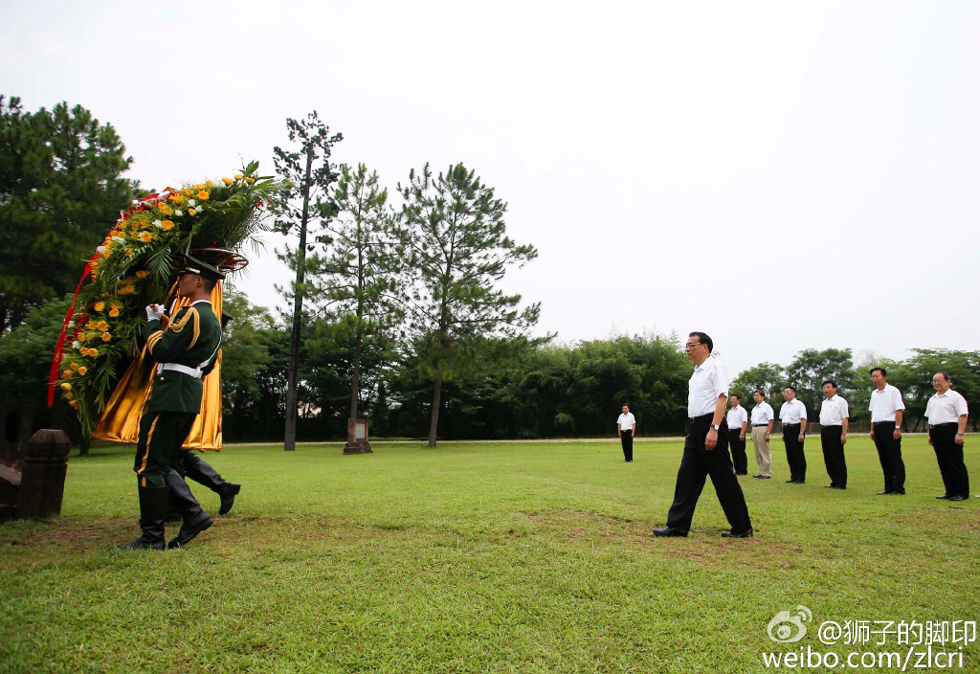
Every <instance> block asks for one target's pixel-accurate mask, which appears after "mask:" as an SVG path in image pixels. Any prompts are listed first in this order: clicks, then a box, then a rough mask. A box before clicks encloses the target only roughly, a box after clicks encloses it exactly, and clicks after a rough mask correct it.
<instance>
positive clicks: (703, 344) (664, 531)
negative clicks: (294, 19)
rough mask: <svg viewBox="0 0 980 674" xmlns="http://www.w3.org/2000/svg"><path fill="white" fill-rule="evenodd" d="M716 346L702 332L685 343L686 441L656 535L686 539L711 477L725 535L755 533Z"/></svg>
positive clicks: (725, 373) (724, 370)
mask: <svg viewBox="0 0 980 674" xmlns="http://www.w3.org/2000/svg"><path fill="white" fill-rule="evenodd" d="M713 346H714V345H713V343H712V341H711V338H710V337H709V336H708V335H706V334H704V333H703V332H692V333H691V334H690V335H688V341H687V344H685V345H684V348H685V349H686V351H687V359H688V360H692V361H694V364H695V368H694V374H692V375H691V381H690V384H689V387H688V394H687V415H688V429H687V438H686V439H685V441H684V455H683V457H682V458H681V466H680V469H679V470H678V471H677V486H676V488H675V490H674V502H673V504H672V505H671V506H670V511H669V512H668V513H667V526H665V527H663V528H659V529H654V530H653V533H654V534H655V535H657V536H687V533H688V531H690V529H691V520H692V519H693V518H694V509H695V507H696V506H697V504H698V499H699V498H700V497H701V490H702V489H704V480H705V478H706V477H708V476H709V475H710V476H711V483H712V484H713V485H714V486H715V492H716V493H717V494H718V500H719V501H720V502H721V507H722V509H723V510H724V511H725V517H727V518H728V523H729V525H731V530H730V531H725V532H723V533H722V534H721V535H722V536H723V537H725V538H749V537H750V536H752V533H753V532H752V523H751V521H750V520H749V509H748V507H747V506H746V505H745V496H744V494H742V487H741V486H739V484H738V478H737V477H736V476H735V471H734V469H733V468H732V461H731V458H730V457H729V455H728V424H727V423H726V421H725V407H726V404H727V401H728V384H729V379H728V368H726V367H725V364H724V363H722V362H721V361H720V360H718V359H717V358H712V357H711V350H712V348H713Z"/></svg>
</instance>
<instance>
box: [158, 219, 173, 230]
mask: <svg viewBox="0 0 980 674" xmlns="http://www.w3.org/2000/svg"><path fill="white" fill-rule="evenodd" d="M160 228H161V229H163V231H165V232H169V231H170V230H171V229H173V228H174V223H173V222H172V221H170V220H164V221H163V222H161V223H160Z"/></svg>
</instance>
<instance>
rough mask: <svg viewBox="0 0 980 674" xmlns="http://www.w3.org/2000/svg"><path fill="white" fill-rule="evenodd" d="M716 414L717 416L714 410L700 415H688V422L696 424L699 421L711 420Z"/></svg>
mask: <svg viewBox="0 0 980 674" xmlns="http://www.w3.org/2000/svg"><path fill="white" fill-rule="evenodd" d="M714 416H715V413H714V412H708V413H707V414H702V415H701V416H699V417H688V418H687V423H689V424H694V423H697V422H698V421H711V419H712V417H714Z"/></svg>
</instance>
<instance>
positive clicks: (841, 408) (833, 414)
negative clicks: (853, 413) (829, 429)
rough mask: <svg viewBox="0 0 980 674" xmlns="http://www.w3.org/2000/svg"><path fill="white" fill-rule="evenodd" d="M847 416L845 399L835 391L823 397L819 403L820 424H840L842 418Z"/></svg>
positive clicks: (842, 420) (841, 423)
mask: <svg viewBox="0 0 980 674" xmlns="http://www.w3.org/2000/svg"><path fill="white" fill-rule="evenodd" d="M849 417H850V415H849V414H848V412H847V401H846V400H844V399H843V398H841V397H840V396H839V395H837V394H836V393H835V394H834V395H833V396H832V397H830V398H824V401H823V402H822V403H820V425H821V426H841V425H843V423H844V419H847V418H849Z"/></svg>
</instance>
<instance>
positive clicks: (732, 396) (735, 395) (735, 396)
mask: <svg viewBox="0 0 980 674" xmlns="http://www.w3.org/2000/svg"><path fill="white" fill-rule="evenodd" d="M728 397H729V398H735V399H737V400H738V401H739V402H742V396H740V395H739V394H737V393H733V394H731V395H730V396H728Z"/></svg>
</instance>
